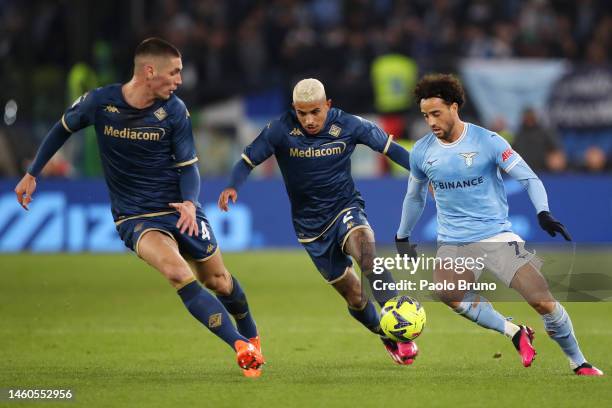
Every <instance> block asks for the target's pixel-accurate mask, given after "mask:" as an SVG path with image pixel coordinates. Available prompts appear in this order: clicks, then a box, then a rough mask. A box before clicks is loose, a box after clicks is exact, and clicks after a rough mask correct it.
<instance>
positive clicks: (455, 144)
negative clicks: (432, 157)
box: [436, 122, 470, 149]
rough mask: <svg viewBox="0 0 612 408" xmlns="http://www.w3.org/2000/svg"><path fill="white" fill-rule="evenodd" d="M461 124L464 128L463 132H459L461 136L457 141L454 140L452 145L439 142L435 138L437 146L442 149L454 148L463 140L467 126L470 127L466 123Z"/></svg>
mask: <svg viewBox="0 0 612 408" xmlns="http://www.w3.org/2000/svg"><path fill="white" fill-rule="evenodd" d="M463 123H464V124H465V126H464V127H463V132H461V136H459V139H457V140H455V141H454V142H453V143H444V142H441V141H440V139H438V138H437V137H436V141H437V142H438V144H439V145H440V146H442V147H444V148H445V149H448V148H449V147H455V146H457V145H458V144H459V143H461V141H462V140H463V139H464V138H465V135H466V134H467V130H468V126H470V124H469V123H468V122H463Z"/></svg>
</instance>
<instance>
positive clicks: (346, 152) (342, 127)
mask: <svg viewBox="0 0 612 408" xmlns="http://www.w3.org/2000/svg"><path fill="white" fill-rule="evenodd" d="M391 141H392V138H391V137H390V136H387V134H386V133H385V132H384V131H383V130H381V129H380V128H379V127H378V126H376V125H375V124H374V123H372V122H370V121H368V120H365V119H363V118H360V117H359V116H354V115H350V114H348V113H346V112H343V111H342V110H340V109H336V108H331V109H330V110H329V112H328V115H327V120H326V122H325V126H324V127H323V129H322V130H321V131H320V132H319V133H318V134H316V135H308V134H307V133H306V131H305V130H304V129H303V128H302V127H301V125H300V123H299V121H298V119H297V117H296V116H295V112H294V111H293V110H291V111H289V112H287V113H285V114H284V115H283V116H281V117H280V119H278V120H275V121H273V122H271V123H269V124H268V125H267V126H266V127H265V128H264V130H263V131H262V132H261V133H260V134H259V136H258V137H257V138H256V139H255V140H254V141H253V143H251V144H250V145H249V146H247V147H246V149H245V150H244V154H243V155H242V158H243V159H244V160H245V161H246V162H247V163H248V164H249V165H250V166H251V167H255V166H257V165H258V164H260V163H262V162H263V161H265V160H266V159H267V158H268V157H270V156H271V155H272V154H274V155H275V156H276V160H277V161H278V165H279V167H280V170H281V173H282V175H283V179H284V181H285V187H286V189H287V193H288V195H289V200H290V201H291V213H292V217H293V226H294V228H295V231H296V233H297V235H298V239H299V240H300V242H310V241H313V240H315V239H316V238H318V237H319V236H320V235H322V234H323V232H324V231H325V229H326V228H327V227H329V226H330V224H331V223H332V222H333V221H334V220H335V219H336V217H338V215H339V214H341V213H342V212H344V211H346V210H348V209H349V208H351V207H354V206H361V207H363V206H364V202H363V199H362V198H361V194H360V193H359V191H357V189H356V188H355V184H354V182H353V178H352V177H351V154H352V153H353V151H354V150H355V146H356V145H357V144H358V143H361V144H365V145H367V146H369V147H371V148H372V149H373V150H376V151H377V152H380V153H386V152H387V149H388V148H389V146H390V144H391Z"/></svg>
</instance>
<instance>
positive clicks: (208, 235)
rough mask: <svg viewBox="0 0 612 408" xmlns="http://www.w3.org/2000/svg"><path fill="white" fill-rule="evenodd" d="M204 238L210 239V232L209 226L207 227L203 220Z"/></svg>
mask: <svg viewBox="0 0 612 408" xmlns="http://www.w3.org/2000/svg"><path fill="white" fill-rule="evenodd" d="M201 225H202V239H210V232H208V228H206V223H205V222H204V221H202V224H201Z"/></svg>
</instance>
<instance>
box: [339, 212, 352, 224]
mask: <svg viewBox="0 0 612 408" xmlns="http://www.w3.org/2000/svg"><path fill="white" fill-rule="evenodd" d="M352 219H353V216H352V215H351V212H350V211H347V213H346V214H344V217H342V222H343V223H344V224H346V223H347V222H349V221H350V220H352Z"/></svg>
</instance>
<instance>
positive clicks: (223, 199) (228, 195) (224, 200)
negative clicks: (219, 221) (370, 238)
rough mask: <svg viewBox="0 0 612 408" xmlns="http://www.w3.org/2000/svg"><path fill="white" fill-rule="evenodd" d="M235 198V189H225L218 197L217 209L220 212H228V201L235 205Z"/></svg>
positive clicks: (236, 195) (236, 196)
mask: <svg viewBox="0 0 612 408" xmlns="http://www.w3.org/2000/svg"><path fill="white" fill-rule="evenodd" d="M237 198H238V192H237V191H236V189H234V188H231V187H229V188H226V189H225V190H223V191H222V192H221V194H220V195H219V202H218V205H219V209H221V210H222V211H229V200H230V199H231V200H232V203H235V202H236V199H237Z"/></svg>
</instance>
